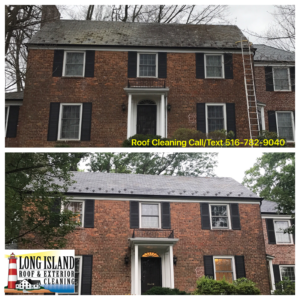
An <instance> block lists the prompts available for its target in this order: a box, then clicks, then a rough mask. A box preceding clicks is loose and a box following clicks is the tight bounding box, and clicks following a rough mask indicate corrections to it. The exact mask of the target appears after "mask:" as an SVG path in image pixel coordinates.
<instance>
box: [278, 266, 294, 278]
mask: <svg viewBox="0 0 300 300" xmlns="http://www.w3.org/2000/svg"><path fill="white" fill-rule="evenodd" d="M281 268H294V275H296V272H295V271H296V270H295V265H280V266H279V273H280V281H282V280H283V278H282V274H281ZM292 281H294V280H292Z"/></svg>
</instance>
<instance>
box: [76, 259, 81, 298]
mask: <svg viewBox="0 0 300 300" xmlns="http://www.w3.org/2000/svg"><path fill="white" fill-rule="evenodd" d="M81 270H82V257H81V256H75V294H76V295H80V294H81Z"/></svg>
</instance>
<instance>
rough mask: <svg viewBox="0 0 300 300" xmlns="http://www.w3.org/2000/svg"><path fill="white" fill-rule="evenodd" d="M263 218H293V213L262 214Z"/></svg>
mask: <svg viewBox="0 0 300 300" xmlns="http://www.w3.org/2000/svg"><path fill="white" fill-rule="evenodd" d="M261 218H262V219H292V216H291V215H277V214H274V215H272V214H262V215H261Z"/></svg>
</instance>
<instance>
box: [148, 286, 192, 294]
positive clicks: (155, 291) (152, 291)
mask: <svg viewBox="0 0 300 300" xmlns="http://www.w3.org/2000/svg"><path fill="white" fill-rule="evenodd" d="M143 295H189V294H188V293H186V292H183V291H179V290H178V289H169V288H163V287H159V286H154V287H153V288H151V289H150V290H148V291H147V292H146V293H144V294H143Z"/></svg>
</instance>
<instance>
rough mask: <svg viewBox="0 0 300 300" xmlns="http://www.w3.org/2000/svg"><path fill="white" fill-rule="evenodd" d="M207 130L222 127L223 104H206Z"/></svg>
mask: <svg viewBox="0 0 300 300" xmlns="http://www.w3.org/2000/svg"><path fill="white" fill-rule="evenodd" d="M207 123H208V132H212V131H215V130H221V129H224V115H223V106H211V105H208V106H207Z"/></svg>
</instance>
